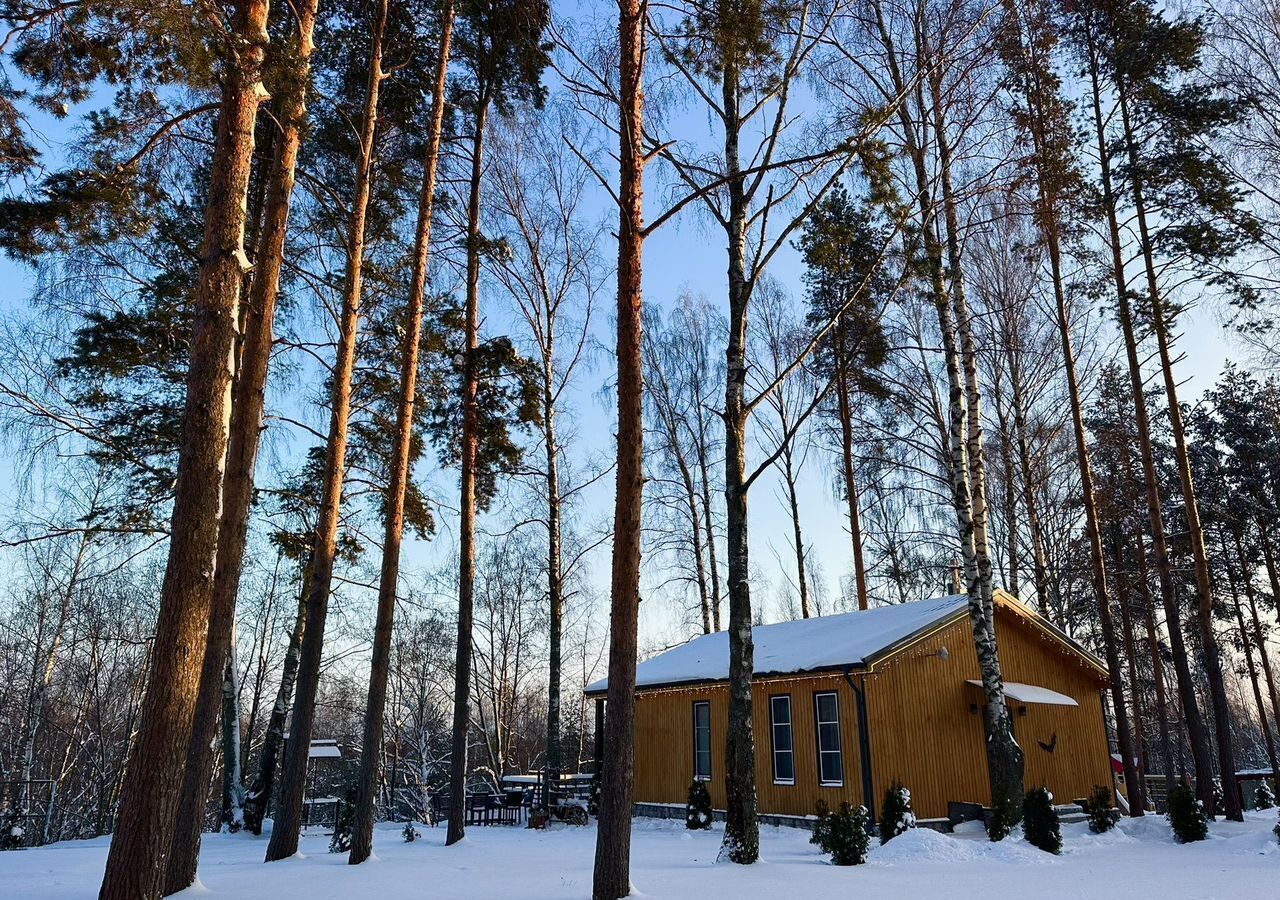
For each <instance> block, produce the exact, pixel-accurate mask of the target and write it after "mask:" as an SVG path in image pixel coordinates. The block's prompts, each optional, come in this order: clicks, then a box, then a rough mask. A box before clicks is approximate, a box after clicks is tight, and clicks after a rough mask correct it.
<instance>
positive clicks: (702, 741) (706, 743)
mask: <svg viewBox="0 0 1280 900" xmlns="http://www.w3.org/2000/svg"><path fill="white" fill-rule="evenodd" d="M693 777H694V778H695V779H696V780H698V781H710V780H711V704H710V703H709V702H708V701H706V700H699V701H698V702H696V703H694V704H693Z"/></svg>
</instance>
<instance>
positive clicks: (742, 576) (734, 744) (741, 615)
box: [720, 65, 760, 865]
mask: <svg viewBox="0 0 1280 900" xmlns="http://www.w3.org/2000/svg"><path fill="white" fill-rule="evenodd" d="M721 85H722V101H721V102H722V103H723V116H724V133H725V140H724V144H725V146H724V151H725V174H726V176H727V178H728V181H727V183H726V184H725V193H726V195H727V196H728V205H729V215H728V218H727V227H726V232H727V235H728V254H729V342H728V348H727V350H726V354H725V374H726V378H725V382H726V388H725V405H724V420H725V428H724V445H725V509H726V512H727V519H726V524H727V526H728V547H729V550H728V552H729V714H728V719H729V723H728V728H727V731H726V734H725V772H724V792H725V826H724V841H723V843H722V844H721V847H720V858H721V859H724V860H728V861H729V862H735V863H740V864H744V865H748V864H750V863H754V862H755V861H756V860H757V859H758V858H759V856H760V823H759V821H758V819H757V816H756V748H755V735H754V734H753V731H752V723H751V709H752V703H751V681H752V674H753V669H754V658H755V646H754V643H753V642H752V639H751V582H750V578H751V572H750V565H749V560H748V542H747V528H748V520H747V489H748V485H747V480H746V479H747V419H748V417H749V416H750V412H749V410H748V409H747V405H746V396H745V393H746V380H747V360H746V353H747V310H748V306H749V304H750V300H751V297H750V287H749V285H748V284H747V275H746V266H747V248H746V234H747V204H746V197H745V187H746V186H745V184H744V180H743V178H742V176H741V175H740V174H739V172H740V166H741V164H740V161H739V156H738V137H739V129H740V127H741V126H740V116H739V111H738V109H739V101H740V94H739V91H740V86H739V83H738V73H737V70H736V69H735V68H734V67H733V66H731V65H727V66H726V67H725V71H724V73H723V75H722V76H721Z"/></svg>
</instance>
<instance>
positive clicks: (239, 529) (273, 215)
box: [164, 0, 316, 895]
mask: <svg viewBox="0 0 1280 900" xmlns="http://www.w3.org/2000/svg"><path fill="white" fill-rule="evenodd" d="M297 13H298V44H297V49H296V51H295V57H294V61H293V64H294V65H295V66H296V67H297V71H296V73H295V74H294V76H293V78H291V79H290V80H289V88H288V92H287V93H286V94H285V95H284V96H283V97H281V99H280V103H279V105H278V108H279V110H280V126H281V133H280V135H278V136H277V138H276V139H275V141H274V145H275V146H274V149H273V151H272V157H271V162H270V168H269V172H268V174H267V176H266V178H265V179H264V181H265V182H266V200H265V219H264V222H263V228H262V229H261V233H260V234H259V235H258V246H259V251H258V253H257V255H256V258H255V265H254V277H253V280H252V282H251V284H250V288H249V295H248V299H249V302H248V303H247V304H245V308H244V309H242V311H241V312H242V318H243V322H244V335H243V343H242V346H241V350H240V359H239V365H238V367H237V372H236V377H235V384H234V387H233V388H232V400H233V402H232V407H231V432H230V439H229V444H228V447H227V471H226V477H225V479H224V481H223V486H222V503H223V515H222V520H221V522H220V523H219V528H218V562H217V567H216V569H215V572H214V578H213V601H212V609H211V611H210V616H209V639H208V645H207V648H206V650H205V660H204V665H203V667H202V671H201V675H200V693H199V699H198V700H197V703H196V713H195V724H194V727H193V733H192V741H191V744H190V746H189V747H188V749H187V770H186V777H185V779H184V782H183V786H182V799H181V801H180V805H179V808H178V814H177V817H176V823H177V824H176V827H177V829H178V832H177V839H175V841H174V844H173V848H172V850H171V852H170V854H169V863H168V871H167V873H166V876H165V888H164V892H165V894H166V895H168V894H173V893H176V892H177V891H181V890H184V889H186V888H187V887H190V886H191V885H192V884H194V883H195V878H196V866H197V863H198V860H199V855H200V834H201V831H202V826H203V824H204V808H205V792H206V790H207V787H208V784H209V778H210V775H211V774H212V771H213V765H214V751H213V744H214V736H215V735H216V733H217V729H218V721H219V718H220V714H221V712H222V709H223V674H224V671H225V668H226V660H227V656H228V653H229V652H230V644H231V635H232V632H233V629H234V627H235V611H236V598H237V596H238V594H239V590H240V577H241V573H242V571H243V569H244V553H245V546H246V544H247V541H248V534H249V507H250V505H251V504H252V502H253V483H254V467H255V465H256V461H257V456H258V444H259V438H260V436H261V433H262V415H263V409H264V407H265V404H266V381H267V369H268V366H269V364H270V359H271V346H272V334H273V325H274V322H275V308H276V299H277V297H278V295H279V289H280V274H281V270H282V268H283V265H284V245H285V238H286V235H287V231H288V220H289V206H290V202H291V200H292V196H293V182H294V173H295V169H296V166H297V159H298V148H299V146H300V145H301V142H302V130H303V128H305V127H306V94H305V92H306V88H307V85H308V83H309V81H310V69H311V65H310V58H311V51H312V42H311V36H312V32H313V31H314V28H315V19H316V0H307V2H304V3H301V4H299V5H298V9H297Z"/></svg>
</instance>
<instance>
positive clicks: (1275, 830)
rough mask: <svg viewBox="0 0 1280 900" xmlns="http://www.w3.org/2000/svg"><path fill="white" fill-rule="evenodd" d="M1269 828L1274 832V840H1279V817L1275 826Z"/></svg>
mask: <svg viewBox="0 0 1280 900" xmlns="http://www.w3.org/2000/svg"><path fill="white" fill-rule="evenodd" d="M1271 830H1272V831H1273V832H1275V835H1276V840H1277V841H1280V819H1277V820H1276V827H1275V828H1272V829H1271Z"/></svg>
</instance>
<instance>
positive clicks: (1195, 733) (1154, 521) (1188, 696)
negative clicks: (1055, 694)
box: [1089, 47, 1213, 808]
mask: <svg viewBox="0 0 1280 900" xmlns="http://www.w3.org/2000/svg"><path fill="white" fill-rule="evenodd" d="M1089 77H1090V82H1091V90H1092V105H1093V120H1094V129H1095V134H1096V137H1097V141H1098V152H1099V159H1100V171H1101V175H1102V193H1103V207H1104V208H1105V210H1106V214H1107V228H1108V232H1109V238H1110V244H1111V268H1112V275H1113V276H1114V278H1115V287H1116V300H1117V304H1118V316H1117V318H1118V319H1119V320H1120V330H1121V332H1122V333H1123V336H1124V344H1125V359H1126V362H1127V364H1128V368H1129V386H1130V393H1131V394H1132V396H1133V407H1134V425H1135V426H1136V429H1137V432H1138V448H1139V452H1140V456H1141V459H1142V480H1143V485H1144V487H1145V489H1146V499H1147V521H1148V528H1149V530H1150V532H1151V543H1152V550H1153V552H1154V553H1155V557H1156V560H1155V562H1156V575H1157V577H1158V580H1159V583H1160V597H1161V601H1162V604H1163V606H1164V613H1165V624H1166V627H1167V630H1168V634H1169V648H1170V650H1171V651H1172V655H1173V667H1174V673H1175V674H1176V676H1177V684H1178V696H1179V698H1180V700H1181V703H1182V711H1183V716H1184V718H1185V720H1186V726H1187V739H1188V743H1189V744H1190V746H1191V757H1192V761H1193V763H1194V766H1195V777H1196V790H1197V793H1198V796H1199V797H1200V799H1201V801H1204V802H1205V805H1206V808H1208V807H1209V806H1211V805H1212V802H1213V763H1212V761H1211V760H1210V758H1209V737H1208V732H1207V730H1206V729H1205V725H1204V719H1203V718H1202V717H1201V714H1200V704H1199V701H1198V699H1197V698H1196V688H1195V681H1194V679H1193V677H1192V674H1191V664H1190V660H1189V657H1188V656H1187V648H1186V641H1185V639H1184V638H1183V634H1182V624H1181V613H1180V610H1179V609H1178V598H1177V594H1176V592H1175V589H1174V582H1173V568H1172V566H1171V564H1170V560H1169V548H1168V544H1167V542H1166V540H1165V532H1164V513H1163V511H1162V509H1161V501H1160V482H1159V477H1158V475H1157V474H1156V467H1155V453H1154V451H1153V450H1152V444H1151V425H1150V420H1149V418H1148V416H1147V401H1146V396H1145V394H1144V388H1143V378H1142V367H1141V363H1140V362H1139V359H1138V344H1137V340H1136V337H1135V335H1134V327H1133V315H1132V312H1131V310H1130V305H1129V296H1130V295H1129V287H1128V283H1127V279H1126V277H1125V272H1124V255H1123V249H1122V248H1123V246H1124V245H1123V243H1122V242H1121V236H1120V225H1119V221H1118V219H1117V213H1116V199H1115V194H1114V193H1113V191H1112V186H1111V163H1110V157H1109V155H1108V148H1107V140H1106V130H1105V126H1104V125H1103V119H1102V100H1101V86H1100V84H1099V79H1098V68H1097V58H1096V54H1095V51H1094V49H1093V48H1092V47H1090V54H1089Z"/></svg>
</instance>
